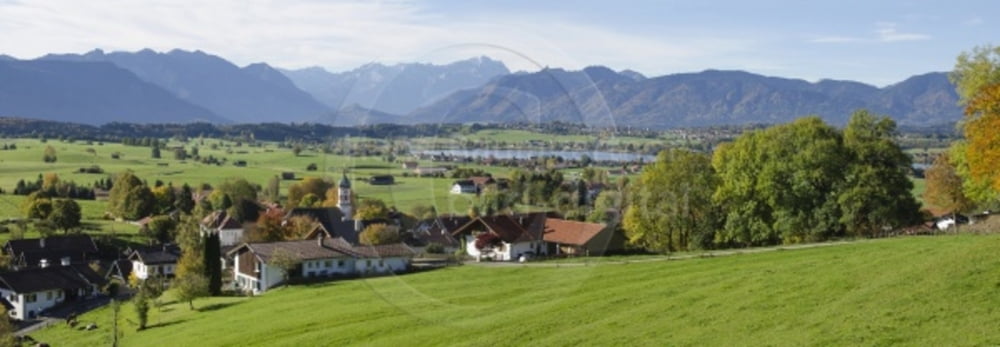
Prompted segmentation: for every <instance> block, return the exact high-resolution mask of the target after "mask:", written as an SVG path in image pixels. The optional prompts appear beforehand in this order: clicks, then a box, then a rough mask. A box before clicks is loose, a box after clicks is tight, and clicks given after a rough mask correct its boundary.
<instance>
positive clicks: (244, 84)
mask: <svg viewBox="0 0 1000 347" xmlns="http://www.w3.org/2000/svg"><path fill="white" fill-rule="evenodd" d="M39 60H68V61H105V62H110V63H113V64H115V65H117V66H119V67H121V68H124V69H126V70H129V71H131V72H133V73H135V74H136V76H139V78H141V79H142V80H144V81H147V82H150V83H153V84H156V85H159V86H161V87H163V88H165V89H167V90H169V91H171V92H173V93H174V94H176V95H177V96H178V97H180V98H181V99H184V100H187V101H189V102H191V103H194V104H198V105H202V106H204V107H205V108H207V109H209V110H211V111H213V112H214V113H216V114H218V115H220V116H222V117H225V118H228V119H230V120H232V121H235V122H239V123H260V122H268V121H274V120H281V121H286V122H287V121H298V122H302V121H310V120H314V119H317V118H319V117H320V116H322V115H323V114H326V113H328V112H330V109H329V108H328V107H326V106H325V105H323V104H321V103H320V102H318V101H316V100H315V99H314V98H313V97H312V96H311V95H309V94H308V93H306V92H304V91H302V90H299V89H298V88H297V87H295V85H294V84H293V83H292V82H291V81H290V80H288V79H287V78H285V77H284V75H283V74H281V73H280V72H278V71H277V70H275V69H273V68H271V67H270V66H268V65H267V64H251V65H249V66H246V67H244V68H240V67H238V66H236V65H235V64H233V63H230V62H229V61H227V60H225V59H222V58H220V57H218V56H214V55H210V54H207V53H204V52H202V51H193V52H192V51H184V50H179V49H175V50H172V51H170V52H167V53H158V52H154V51H152V50H149V49H145V50H141V51H138V52H134V53H131V52H112V53H105V52H104V51H101V50H93V51H90V52H88V53H86V54H82V55H78V54H50V55H46V56H44V57H42V58H39Z"/></svg>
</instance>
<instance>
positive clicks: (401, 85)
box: [282, 57, 510, 114]
mask: <svg viewBox="0 0 1000 347" xmlns="http://www.w3.org/2000/svg"><path fill="white" fill-rule="evenodd" d="M282 72H283V73H284V74H285V75H286V76H288V78H290V79H291V80H292V82H294V83H295V85H296V86H298V87H299V88H301V89H302V90H304V91H306V92H309V93H310V94H312V95H313V96H315V97H316V98H317V99H318V100H319V101H321V102H323V103H324V104H326V106H328V107H330V108H332V109H335V110H337V109H341V108H343V107H348V106H352V105H357V106H359V107H362V108H366V109H371V110H374V111H379V112H385V113H392V114H407V113H410V112H411V111H413V110H415V109H417V108H418V107H420V106H425V105H426V104H429V103H431V102H433V101H435V100H438V99H441V98H443V97H445V96H448V94H451V93H453V92H455V91H458V90H462V89H469V88H476V87H479V86H482V85H484V84H486V82H489V81H490V80H491V79H493V78H494V77H497V76H502V75H507V74H509V73H510V71H509V70H507V67H506V66H504V64H503V63H501V62H499V61H496V60H492V59H490V58H488V57H478V58H472V59H467V60H462V61H456V62H453V63H450V64H447V65H433V64H420V63H412V64H396V65H383V64H378V63H372V64H366V65H364V66H361V67H359V68H357V69H354V70H351V71H346V72H341V73H331V72H328V71H326V70H324V69H323V68H319V67H313V68H306V69H300V70H282Z"/></svg>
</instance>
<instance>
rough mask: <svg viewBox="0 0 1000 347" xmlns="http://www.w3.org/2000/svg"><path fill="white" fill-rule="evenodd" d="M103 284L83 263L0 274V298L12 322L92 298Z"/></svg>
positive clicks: (102, 280)
mask: <svg viewBox="0 0 1000 347" xmlns="http://www.w3.org/2000/svg"><path fill="white" fill-rule="evenodd" d="M104 283H105V281H104V279H103V278H101V276H100V275H99V274H97V273H96V272H94V270H92V269H91V268H90V266H88V265H86V264H68V265H59V266H55V265H53V266H48V265H47V266H44V267H39V268H31V269H25V270H20V271H14V272H7V273H0V298H3V300H5V301H7V303H8V304H9V306H10V309H8V311H7V314H8V315H9V316H10V317H11V318H14V319H18V320H26V319H34V318H37V317H38V315H39V314H40V313H42V312H44V311H45V310H47V309H49V308H52V307H55V306H57V305H59V304H62V303H64V302H67V301H76V300H80V299H84V298H89V297H93V296H96V295H97V294H98V293H100V291H99V290H100V288H101V286H102V285H104Z"/></svg>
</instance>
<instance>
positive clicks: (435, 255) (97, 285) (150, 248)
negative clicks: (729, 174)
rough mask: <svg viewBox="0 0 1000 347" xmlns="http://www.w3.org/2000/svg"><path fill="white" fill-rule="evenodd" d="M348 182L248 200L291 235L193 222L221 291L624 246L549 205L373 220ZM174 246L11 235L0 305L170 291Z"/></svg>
mask: <svg viewBox="0 0 1000 347" xmlns="http://www.w3.org/2000/svg"><path fill="white" fill-rule="evenodd" d="M404 165H406V164H404ZM375 179H376V180H379V179H382V180H384V179H386V178H375ZM388 179H391V176H389V178H388ZM505 182H506V179H499V180H494V179H493V178H492V177H488V176H483V177H472V178H470V179H467V180H458V181H455V183H454V185H453V186H452V188H450V190H449V192H450V193H451V194H477V195H478V194H481V193H482V191H483V190H484V189H487V188H488V189H498V188H497V187H498V186H499V187H501V188H500V189H506V187H505ZM376 184H377V183H376ZM351 189H352V182H351V180H349V179H348V177H347V175H346V174H344V175H343V177H342V178H341V179H340V180H339V182H338V184H337V187H336V190H337V204H336V206H330V207H294V208H288V209H285V208H282V207H281V206H278V205H276V204H267V203H264V202H254V203H252V204H249V205H250V206H254V208H257V209H259V211H257V212H258V213H259V214H260V215H280V216H282V217H281V223H282V224H288V223H295V221H297V220H302V219H303V218H305V219H308V220H309V221H311V223H310V225H309V229H308V230H305V231H304V232H302V233H300V235H301V236H300V237H299V238H298V239H294V240H282V241H273V242H246V241H245V240H246V235H247V234H248V233H250V232H253V230H254V229H255V228H257V225H256V221H252V220H243V221H241V220H237V218H235V217H234V216H233V215H232V213H229V212H227V211H226V210H224V209H220V210H215V211H212V212H211V213H209V214H208V215H207V216H205V217H204V218H203V219H202V220H201V221H200V223H199V230H200V234H201V236H202V237H210V236H214V237H217V238H218V242H217V245H218V247H219V249H217V250H216V251H217V253H216V254H219V255H220V256H221V257H220V259H219V261H218V264H220V265H221V268H220V269H219V270H220V271H222V272H223V273H224V274H225V275H223V285H222V287H223V288H224V289H225V291H226V292H230V293H236V294H243V295H260V294H264V293H266V292H267V291H269V290H272V289H273V288H275V287H279V286H282V285H286V284H288V283H300V282H316V281H328V280H338V279H351V278H364V277H371V276H385V275H404V274H406V273H407V272H410V271H412V270H414V269H418V268H419V269H422V270H426V269H427V268H428V267H429V268H435V267H439V266H446V265H448V264H457V263H460V262H463V261H476V262H479V261H499V262H525V261H535V260H540V259H547V258H551V257H567V256H599V255H603V254H605V253H607V252H616V251H622V250H623V249H624V244H625V239H624V236H623V235H622V234H621V232H620V230H618V229H616V228H614V227H613V226H609V225H607V224H604V223H589V222H582V221H576V220H566V219H563V218H562V217H561V216H560V215H559V214H558V213H555V212H531V213H498V214H493V215H481V216H468V215H451V214H442V215H436V216H434V217H432V218H428V219H424V220H420V221H419V222H418V223H416V224H415V225H413V226H411V227H410V228H409V229H406V230H399V229H400V228H401V226H402V223H401V220H400V217H399V214H398V213H397V214H394V215H389V216H388V218H380V219H374V220H362V219H355V218H352V217H351V216H353V215H354V214H352V212H354V209H355V208H356V207H355V206H353V205H352V201H353V198H352V196H353V193H352V190H351ZM207 196H208V194H198V196H195V197H194V198H201V199H206V198H207ZM150 221H151V219H150V218H143V219H141V220H138V221H135V222H133V223H135V224H137V225H140V226H141V227H142V228H148V224H149V223H150ZM373 225H383V226H388V227H391V228H393V229H395V230H399V231H398V235H399V237H398V239H394V241H393V242H389V243H378V244H372V243H371V242H365V241H364V240H362V239H361V238H362V237H361V235H362V233H363V232H364V231H365V230H366V228H369V227H371V226H373ZM182 252H183V249H181V247H179V245H178V244H177V243H162V244H151V245H146V246H135V247H128V248H127V249H124V250H121V251H120V252H117V253H112V254H107V252H103V253H102V252H100V251H99V250H98V247H97V245H96V244H95V241H94V240H93V239H92V238H91V236H89V235H87V234H85V233H83V234H74V235H65V236H50V237H44V238H27V239H19V240H10V241H8V242H7V243H6V244H5V245H4V247H3V254H4V255H5V256H7V257H8V258H9V259H10V260H11V269H12V270H13V271H10V272H5V273H0V303H2V304H3V305H4V306H5V307H6V308H7V314H8V315H9V316H10V317H11V318H13V319H16V320H23V321H30V320H36V319H38V318H40V317H42V316H44V315H45V314H46V312H47V311H48V310H51V309H54V308H58V307H64V306H72V305H74V304H75V303H76V302H79V301H84V300H87V299H90V298H95V297H98V296H106V295H128V293H131V292H134V291H135V290H136V289H137V288H138V287H140V286H141V285H142V284H141V282H146V281H150V282H152V281H157V283H162V284H163V285H165V286H167V287H168V288H169V285H170V282H171V280H172V279H173V278H174V277H175V275H176V272H177V269H178V261H179V260H180V258H181V256H182ZM109 288H115V289H114V290H109Z"/></svg>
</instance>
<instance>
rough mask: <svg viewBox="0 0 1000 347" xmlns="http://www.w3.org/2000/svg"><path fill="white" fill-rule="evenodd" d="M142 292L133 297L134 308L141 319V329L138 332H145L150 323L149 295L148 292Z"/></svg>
mask: <svg viewBox="0 0 1000 347" xmlns="http://www.w3.org/2000/svg"><path fill="white" fill-rule="evenodd" d="M141 288H144V287H140V290H139V291H138V292H137V293H136V294H135V296H134V297H132V307H134V308H135V315H136V317H137V318H138V319H139V328H138V329H136V330H145V329H146V323H147V322H148V321H149V294H147V293H146V290H143V289H141Z"/></svg>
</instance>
